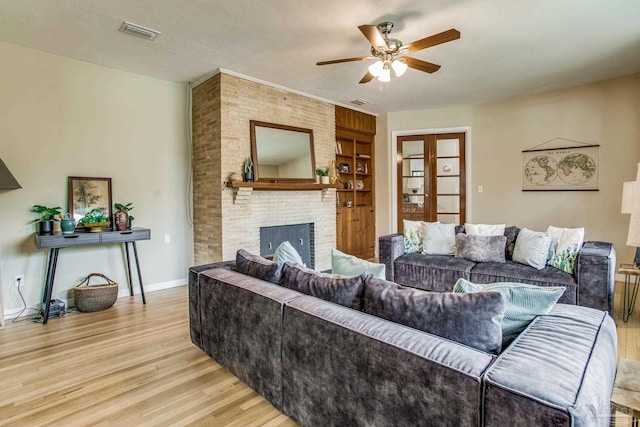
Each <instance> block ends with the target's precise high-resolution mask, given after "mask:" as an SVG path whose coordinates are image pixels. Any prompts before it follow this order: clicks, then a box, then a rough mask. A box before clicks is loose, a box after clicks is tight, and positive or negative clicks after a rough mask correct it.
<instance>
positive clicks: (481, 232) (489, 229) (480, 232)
mask: <svg viewBox="0 0 640 427" xmlns="http://www.w3.org/2000/svg"><path fill="white" fill-rule="evenodd" d="M464 230H465V233H467V234H469V235H472V236H503V235H504V224H469V223H465V225H464Z"/></svg>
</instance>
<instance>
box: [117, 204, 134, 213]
mask: <svg viewBox="0 0 640 427" xmlns="http://www.w3.org/2000/svg"><path fill="white" fill-rule="evenodd" d="M131 205H133V202H130V203H127V204H126V205H123V204H122V203H116V204H114V205H113V206H114V207H115V208H116V209H117V210H119V211H125V212H129V211H130V210H132V209H133V206H131Z"/></svg>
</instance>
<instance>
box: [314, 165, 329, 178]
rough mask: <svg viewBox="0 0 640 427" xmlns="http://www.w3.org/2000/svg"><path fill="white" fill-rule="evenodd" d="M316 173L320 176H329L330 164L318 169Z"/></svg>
mask: <svg viewBox="0 0 640 427" xmlns="http://www.w3.org/2000/svg"><path fill="white" fill-rule="evenodd" d="M316 174H317V175H319V176H329V166H327V167H326V168H318V169H316Z"/></svg>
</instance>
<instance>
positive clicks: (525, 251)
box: [513, 228, 551, 270]
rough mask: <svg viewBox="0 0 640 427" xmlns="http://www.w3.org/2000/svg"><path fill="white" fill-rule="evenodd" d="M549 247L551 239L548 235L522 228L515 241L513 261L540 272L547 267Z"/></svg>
mask: <svg viewBox="0 0 640 427" xmlns="http://www.w3.org/2000/svg"><path fill="white" fill-rule="evenodd" d="M549 247H551V237H549V234H548V233H543V232H540V231H531V230H528V229H526V228H523V229H522V230H520V232H519V233H518V238H517V239H516V246H515V248H514V249H513V260H514V261H515V262H519V263H520V264H526V265H530V266H531V267H534V268H536V269H538V270H542V269H543V268H544V267H545V265H547V258H548V256H549Z"/></svg>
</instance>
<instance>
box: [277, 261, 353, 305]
mask: <svg viewBox="0 0 640 427" xmlns="http://www.w3.org/2000/svg"><path fill="white" fill-rule="evenodd" d="M282 286H284V287H286V288H289V289H293V290H295V291H298V292H302V293H303V294H307V295H311V296H314V297H318V298H322V299H323V300H325V301H330V302H333V303H336V304H340V305H344V306H345V307H349V308H353V309H356V310H361V309H362V293H363V292H364V276H341V275H338V274H328V273H319V272H317V271H314V270H311V269H309V268H305V267H303V266H301V265H293V264H285V265H284V268H283V272H282Z"/></svg>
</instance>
